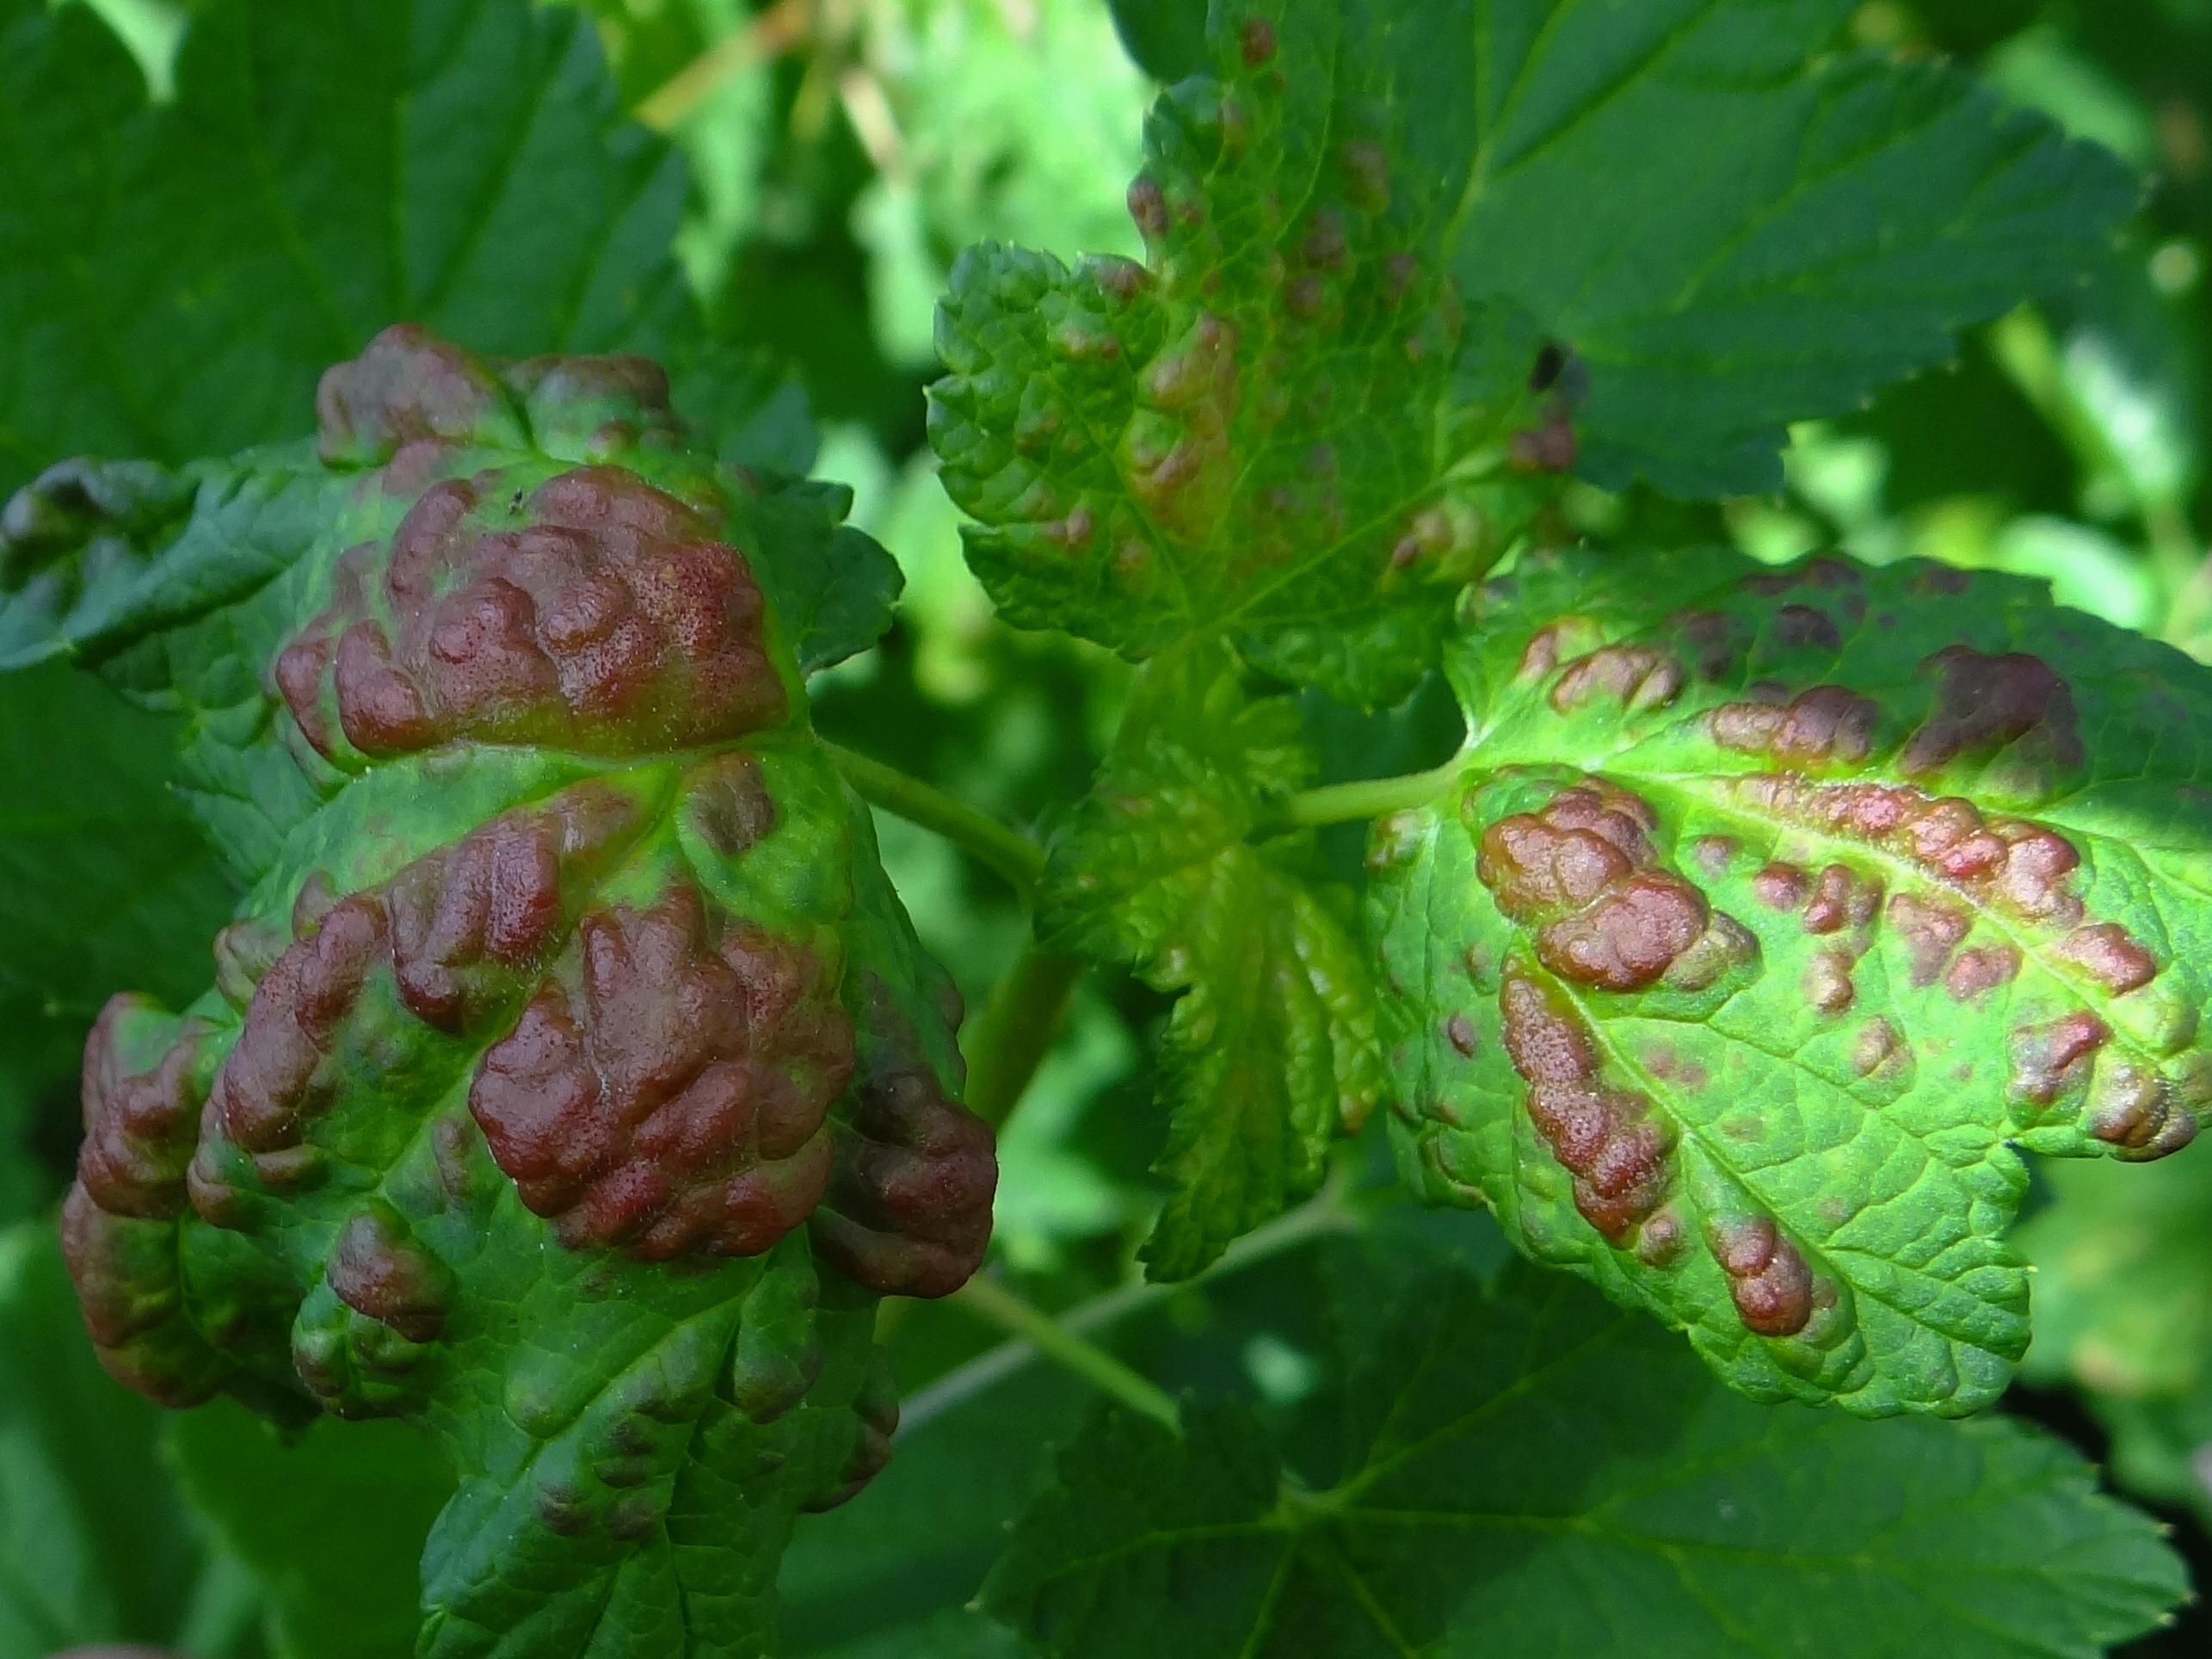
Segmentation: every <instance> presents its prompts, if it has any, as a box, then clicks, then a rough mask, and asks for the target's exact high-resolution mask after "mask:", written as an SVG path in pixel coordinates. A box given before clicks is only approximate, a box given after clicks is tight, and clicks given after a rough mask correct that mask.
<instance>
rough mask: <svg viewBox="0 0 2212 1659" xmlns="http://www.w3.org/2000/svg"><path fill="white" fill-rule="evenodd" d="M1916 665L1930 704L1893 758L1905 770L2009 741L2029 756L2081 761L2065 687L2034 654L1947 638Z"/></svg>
mask: <svg viewBox="0 0 2212 1659" xmlns="http://www.w3.org/2000/svg"><path fill="white" fill-rule="evenodd" d="M1920 668H1921V671H1922V672H1923V673H1928V674H1932V675H1935V676H1936V697H1935V706H1934V707H1933V708H1932V709H1931V710H1930V711H1929V713H1928V718H1926V719H1925V721H1923V722H1922V723H1921V725H1920V727H1919V730H1918V731H1915V732H1914V733H1913V736H1912V737H1911V738H1910V739H1909V740H1908V741H1907V743H1906V744H1905V752H1904V754H1903V755H1902V756H1901V758H1900V760H1899V762H1898V764H1899V766H1900V767H1901V768H1902V769H1903V771H1904V772H1905V773H1906V774H1907V776H1911V777H1920V776H1925V774H1929V773H1931V772H1938V771H1941V770H1942V769H1943V768H1944V767H1946V766H1949V765H1950V763H1951V762H1953V761H1955V760H1956V759H1958V758H1959V756H1961V755H1973V754H1980V753H1984V752H1988V751H1993V750H1996V749H2002V748H2005V747H2006V746H2007V745H2012V744H2019V745H2021V746H2022V747H2023V749H2024V755H2023V758H2024V759H2025V760H2027V761H2029V762H2032V763H2039V764H2044V765H2055V766H2058V767H2064V768H2072V767H2077V766H2080V764H2081V759H2082V751H2081V737H2080V731H2078V730H2077V729H2076V723H2075V715H2074V706H2073V688H2071V687H2069V686H2068V685H2067V682H2066V681H2064V680H2063V679H2061V677H2060V676H2059V675H2058V673H2057V671H2056V670H2055V669H2053V668H2052V667H2051V666H2050V664H2049V663H2046V662H2044V661H2043V659H2042V658H2041V657H2031V656H2030V655H2029V654H2028V653H2026V652H2024V651H2006V652H2003V653H2001V654H1999V655H1996V656H1990V655H1987V654H1986V653H1984V652H1981V651H1975V650H1974V649H1973V648H1972V647H1971V646H1969V645H1950V646H1946V647H1945V648H1944V650H1942V651H1938V652H1937V653H1936V654H1935V655H1934V656H1932V657H1929V658H1928V659H1927V660H1926V661H1925V662H1924V663H1921V664H1920Z"/></svg>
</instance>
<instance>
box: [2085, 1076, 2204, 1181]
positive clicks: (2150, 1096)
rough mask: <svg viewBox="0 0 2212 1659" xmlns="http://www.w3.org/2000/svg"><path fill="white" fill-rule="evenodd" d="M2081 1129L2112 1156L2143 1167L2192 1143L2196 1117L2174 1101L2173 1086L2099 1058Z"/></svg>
mask: <svg viewBox="0 0 2212 1659" xmlns="http://www.w3.org/2000/svg"><path fill="white" fill-rule="evenodd" d="M2086 1126H2087V1128H2088V1131H2089V1132H2090V1134H2091V1135H2092V1136H2093V1137H2094V1138H2097V1139H2098V1140H2100V1141H2103V1142H2104V1143H2105V1144H2107V1145H2109V1146H2110V1147H2111V1148H2112V1149H2113V1150H2114V1152H2115V1154H2116V1156H2119V1157H2122V1158H2124V1159H2127V1160H2129V1162H2134V1163H2147V1162H2148V1161H2150V1160H2151V1159H2153V1158H2162V1157H2165V1156H2167V1155H2168V1154H2169V1153H2173V1152H2178V1151H2179V1150H2181V1149H2182V1148H2183V1147H2184V1146H2186V1145H2188V1144H2189V1143H2190V1142H2191V1141H2193V1140H2195V1139H2196V1138H2197V1115H2196V1113H2193V1112H2191V1111H2190V1110H2189V1109H2188V1108H2187V1107H2185V1106H2184V1105H2183V1104H2182V1102H2180V1101H2178V1100H2177V1099H2176V1098H2175V1095H2174V1089H2173V1084H2172V1082H2171V1081H2170V1080H2169V1079H2167V1078H2166V1077H2164V1076H2160V1074H2159V1073H2158V1072H2156V1071H2154V1070H2152V1069H2151V1068H2149V1067H2148V1066H2145V1065H2141V1064H2137V1063H2136V1062H2135V1061H2133V1060H2128V1059H2123V1058H2121V1057H2119V1056H2118V1055H2116V1054H2111V1053H2106V1054H2104V1055H2100V1056H2099V1057H2098V1062H2097V1067H2096V1071H2095V1074H2094V1076H2093V1077H2092V1080H2091V1082H2090V1085H2089V1100H2088V1103H2087V1119H2086Z"/></svg>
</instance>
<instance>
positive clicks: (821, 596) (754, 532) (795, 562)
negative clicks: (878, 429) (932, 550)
mask: <svg viewBox="0 0 2212 1659" xmlns="http://www.w3.org/2000/svg"><path fill="white" fill-rule="evenodd" d="M852 510H853V492H852V490H849V489H847V487H846V486H845V485H843V484H821V483H815V482H810V481H806V480H798V479H777V480H774V481H773V482H768V483H767V484H764V487H763V490H762V491H761V493H760V494H759V495H757V496H754V497H752V498H751V499H750V500H749V501H745V502H742V504H741V507H740V510H739V514H738V517H737V520H736V540H737V542H738V544H739V546H742V547H744V548H745V549H746V551H747V552H749V553H750V554H751V555H752V558H753V565H754V568H755V570H756V571H757V572H758V573H759V575H760V577H761V583H763V585H765V586H766V587H767V590H768V596H769V598H770V599H771V600H773V601H774V603H775V607H776V610H777V612H778V614H780V615H781V616H782V618H783V620H784V626H786V628H787V629H789V630H790V632H791V638H792V653H793V654H794V655H795V656H796V657H798V665H799V667H800V669H802V670H804V672H806V673H808V674H812V673H814V672H815V671H816V670H817V669H826V668H828V667H829V666H830V665H831V664H832V663H841V662H843V661H844V660H845V659H846V658H847V657H852V656H854V655H856V654H858V653H859V652H860V651H866V650H867V648H868V647H869V646H871V645H872V644H875V643H876V641H877V640H878V639H880V638H883V636H884V632H885V631H886V630H887V629H889V628H890V625H891V617H892V614H893V613H894V612H895V611H896V609H897V605H898V596H899V593H900V591H901V590H902V589H903V588H904V587H905V586H906V577H904V576H903V574H901V572H900V570H899V567H898V561H897V559H895V558H892V557H891V556H890V553H888V552H885V551H884V547H883V546H882V544H881V543H879V542H878V541H877V540H876V539H875V538H874V537H873V536H872V535H869V534H868V533H866V532H865V531H862V530H856V529H854V528H853V527H852V526H850V525H848V524H846V523H844V522H843V520H844V518H845V515H847V514H848V513H850V512H851V511H852Z"/></svg>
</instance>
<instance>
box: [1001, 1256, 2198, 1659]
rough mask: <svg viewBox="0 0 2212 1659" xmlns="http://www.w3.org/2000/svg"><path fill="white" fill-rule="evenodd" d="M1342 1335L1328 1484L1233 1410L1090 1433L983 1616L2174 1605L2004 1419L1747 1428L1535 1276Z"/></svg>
mask: <svg viewBox="0 0 2212 1659" xmlns="http://www.w3.org/2000/svg"><path fill="white" fill-rule="evenodd" d="M1346 1323H1347V1324H1348V1326H1349V1328H1350V1329H1349V1330H1348V1331H1347V1335H1350V1332H1351V1331H1357V1332H1359V1334H1360V1335H1361V1336H1362V1338H1364V1340H1362V1341H1358V1342H1356V1343H1348V1346H1347V1352H1346V1356H1345V1358H1346V1368H1347V1370H1348V1371H1349V1372H1350V1381H1349V1384H1348V1386H1347V1389H1346V1397H1345V1399H1344V1402H1343V1406H1342V1424H1341V1428H1340V1442H1339V1443H1340V1445H1341V1446H1342V1458H1341V1465H1340V1467H1337V1468H1324V1469H1321V1470H1315V1469H1313V1468H1310V1467H1298V1468H1296V1469H1294V1470H1293V1471H1286V1470H1285V1460H1286V1459H1285V1451H1284V1450H1283V1449H1281V1448H1279V1446H1277V1445H1276V1444H1275V1443H1274V1442H1273V1441H1272V1440H1271V1439H1270V1437H1269V1435H1268V1434H1267V1433H1266V1430H1265V1429H1263V1428H1262V1427H1261V1425H1260V1422H1259V1421H1258V1420H1257V1419H1256V1418H1255V1417H1254V1416H1253V1415H1251V1414H1250V1413H1249V1412H1248V1411H1247V1410H1245V1409H1242V1407H1239V1406H1235V1405H1215V1406H1199V1405H1197V1404H1196V1403H1192V1404H1191V1405H1187V1406H1186V1409H1185V1422H1186V1434H1185V1435H1184V1436H1183V1437H1181V1438H1178V1437H1176V1436H1175V1435H1174V1434H1171V1433H1169V1432H1168V1430H1166V1429H1164V1428H1161V1427H1159V1426H1158V1425H1157V1424H1155V1423H1153V1422H1149V1421H1139V1420H1137V1419H1135V1418H1133V1417H1131V1415H1127V1414H1125V1413H1120V1412H1112V1413H1107V1414H1105V1415H1102V1416H1101V1417H1100V1419H1099V1420H1098V1421H1096V1422H1094V1426H1093V1427H1092V1428H1089V1429H1088V1431H1087V1432H1086V1433H1085V1434H1083V1435H1081V1437H1080V1438H1078V1440H1076V1441H1075V1444H1074V1445H1073V1446H1070V1447H1069V1448H1068V1450H1067V1451H1065V1452H1063V1453H1062V1455H1061V1459H1060V1467H1059V1481H1058V1484H1057V1487H1056V1488H1055V1489H1053V1490H1051V1491H1050V1492H1048V1493H1047V1494H1046V1495H1045V1496H1043V1497H1042V1498H1040V1499H1039V1500H1038V1502H1037V1503H1036V1504H1035V1505H1033V1506H1032V1508H1031V1509H1030V1511H1029V1513H1028V1514H1026V1516H1024V1518H1023V1520H1022V1521H1021V1523H1020V1526H1019V1527H1018V1528H1017V1529H1016V1531H1015V1534H1014V1543H1013V1545H1012V1547H1011V1548H1010V1550H1009V1551H1008V1552H1007V1556H1006V1557H1005V1558H1004V1560H1002V1561H1001V1563H1000V1565H999V1567H998V1568H997V1569H996V1570H995V1572H994V1573H993V1575H992V1576H991V1580H990V1582H989V1584H988V1585H987V1586H986V1587H985V1590H984V1599H985V1602H986V1605H987V1606H989V1607H990V1608H991V1610H992V1611H993V1612H995V1613H997V1614H998V1616H999V1617H1001V1618H1002V1619H1006V1620H1007V1621H1008V1622H1009V1623H1011V1624H1013V1625H1014V1626H1015V1627H1016V1629H1018V1630H1020V1631H1022V1632H1023V1633H1024V1634H1025V1635H1026V1636H1027V1637H1029V1638H1030V1640H1031V1641H1032V1643H1034V1644H1036V1646H1037V1647H1038V1650H1039V1651H1041V1652H1043V1653H1045V1654H1048V1655H1051V1656H1052V1659H1124V1656H1126V1659H1138V1656H1171V1659H1217V1656H1218V1659H1230V1656H1236V1659H1338V1656H1342V1655H1347V1654H1362V1655H1365V1654H1375V1655H1383V1654H1393V1655H1403V1654H1412V1653H1441V1654H1450V1655H1476V1654H1489V1653H1514V1654H1520V1653H1530V1654H1534V1653H1547V1654H1549V1653H1559V1654H1567V1653H1571V1654H1574V1655H1576V1656H1578V1659H1615V1656H1617V1659H1631V1656H1634V1659H1644V1656H1649V1655H1654V1654H1665V1655H1670V1656H1672V1655H1682V1656H1691V1655H1695V1656H1698V1659H1723V1656H1724V1659H1752V1656H1755V1655H1763V1654H1773V1653H1781V1652H1802V1653H1818V1654H1820V1655H1821V1656H1822V1659H1857V1656H1869V1659H1871V1656H1876V1655H1887V1654H1895V1653H1935V1652H1941V1653H1944V1654H1946V1655H1949V1656H1954V1659H2029V1656H2049V1659H2061V1656H2062V1659H2095V1656H2097V1655H2098V1654H2100V1653H2101V1652H2102V1651H2103V1650H2104V1647H2105V1645H2106V1644H2110V1643H2114V1642H2118V1641H2123V1640H2125V1639H2126V1638H2127V1637H2130V1636H2132V1635H2135V1634H2136V1633H2138V1632H2140V1631H2144V1630H2146V1629H2148V1628H2149V1627H2151V1626H2152V1625H2153V1624H2155V1623H2156V1622H2157V1621H2158V1619H2160V1615H2161V1614H2162V1613H2164V1612H2165V1611H2166V1609H2167V1608H2169V1607H2172V1605H2173V1603H2174V1602H2175V1601H2176V1600H2178V1598H2179V1597H2181V1596H2182V1595H2184V1594H2186V1589H2187V1577H2186V1573H2185V1570H2184V1567H2183V1564H2182V1563H2181V1561H2180V1559H2179V1558H2178V1557H2177V1556H2175V1555H2174V1554H2173V1552H2172V1551H2171V1550H2170V1549H2169V1548H2167V1546H2166V1545H2165V1544H2164V1543H2163V1542H2161V1541H2160V1538H2159V1535H2158V1533H2157V1530H2156V1529H2155V1527H2154V1526H2153V1524H2152V1523H2151V1521H2150V1520H2148V1519H2147V1517H2145V1516H2142V1515H2140V1514H2135V1513H2134V1512H2132V1511H2130V1510H2129V1509H2127V1508H2124V1507H2123V1506H2122V1505H2119V1504H2117V1503H2115V1502H2112V1501H2110V1499H2108V1498H2104V1497H2103V1496H2099V1495H2098V1493H2097V1492H2096V1490H2095V1487H2094V1482H2093V1480H2092V1474H2091V1471H2090V1469H2089V1467H2088V1466H2087V1465H2086V1464H2084V1463H2083V1462H2082V1461H2081V1459H2080V1458H2078V1457H2077V1456H2075V1455H2074V1454H2073V1452H2071V1451H2069V1450H2067V1449H2066V1448H2065V1447H2064V1446H2061V1445H2060V1444H2059V1443H2058V1442H2056V1441H2055V1440H2050V1439H2049V1438H2047V1437H2045V1436H2043V1434H2039V1433H2037V1432H2036V1431H2034V1430H2032V1429H2029V1428H2023V1427H2022V1426H2020V1425H2018V1424H2016V1423H2013V1422H2007V1421H2005V1420H2002V1419H1993V1420H1990V1421H1987V1422H1976V1423H1969V1424H1948V1423H1936V1422H1927V1421H1925V1420H1905V1421H1898V1422H1885V1423H1866V1422H1854V1421H1852V1419H1850V1418H1847V1417H1843V1416H1840V1415H1836V1414H1833V1413H1820V1412H1815V1411H1810V1410H1807V1409H1803V1408H1802V1407H1797V1406H1778V1407H1767V1406H1759V1405H1755V1404H1753V1403H1750V1402H1748V1401H1745V1400H1742V1399H1739V1398H1736V1397H1733V1396H1731V1395H1729V1394H1728V1392H1727V1391H1724V1390H1722V1389H1721V1388H1719V1387H1718V1386H1716V1385H1715V1384H1714V1383H1713V1381H1712V1379H1711V1378H1710V1377H1708V1376H1706V1375H1705V1374H1704V1372H1703V1371H1702V1369H1701V1368H1700V1367H1699V1366H1698V1365H1697V1364H1696V1363H1695V1362H1694V1361H1693V1360H1691V1359H1690V1358H1689V1356H1688V1355H1686V1354H1684V1353H1683V1352H1682V1350H1681V1349H1680V1348H1679V1346H1678V1345H1677V1344H1675V1343H1673V1341H1670V1340H1669V1339H1668V1338H1667V1336H1666V1335H1664V1334H1663V1333H1662V1332H1661V1331H1660V1330H1659V1329H1657V1328H1656V1327H1654V1325H1652V1324H1651V1323H1649V1322H1648V1321H1646V1320H1644V1319H1642V1318H1640V1317H1636V1316H1635V1315H1632V1314H1624V1313H1621V1312H1618V1311H1615V1310H1612V1309H1610V1308H1607V1307H1606V1306H1605V1304H1603V1303H1602V1302H1601V1301H1599V1299H1598V1298H1596V1297H1594V1296H1592V1295H1591V1294H1590V1293H1589V1292H1587V1291H1585V1290H1583V1289H1581V1288H1580V1286H1574V1285H1570V1284H1568V1283H1566V1282H1564V1281H1560V1280H1545V1281H1541V1282H1537V1281H1536V1280H1534V1277H1533V1276H1532V1275H1531V1276H1527V1277H1523V1278H1519V1279H1517V1280H1514V1281H1512V1283H1511V1287H1510V1288H1509V1289H1507V1290H1506V1291H1505V1292H1503V1293H1501V1294H1490V1295H1486V1294H1484V1293H1483V1292H1481V1291H1479V1290H1478V1289H1476V1287H1475V1286H1474V1285H1473V1283H1472V1282H1471V1281H1470V1280H1466V1279H1463V1278H1459V1277H1457V1276H1456V1275H1455V1276H1452V1277H1451V1278H1448V1279H1444V1280H1441V1281H1433V1282H1431V1283H1429V1284H1428V1285H1426V1286H1422V1287H1421V1288H1420V1291H1419V1293H1418V1294H1415V1295H1412V1296H1408V1297H1407V1298H1404V1299H1402V1301H1401V1302H1400V1304H1398V1306H1397V1307H1396V1310H1395V1311H1394V1313H1393V1315H1392V1316H1391V1317H1378V1315H1377V1313H1376V1312H1374V1311H1366V1312H1365V1313H1359V1314H1356V1315H1355V1317H1352V1318H1351V1319H1349V1320H1347V1322H1346ZM1295 1444H1296V1443H1295V1442H1294V1445H1295ZM1307 1461H1308V1462H1311V1461H1314V1460H1312V1459H1308V1460H1307ZM1302 1477H1311V1483H1309V1481H1308V1479H1306V1478H1302Z"/></svg>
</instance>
